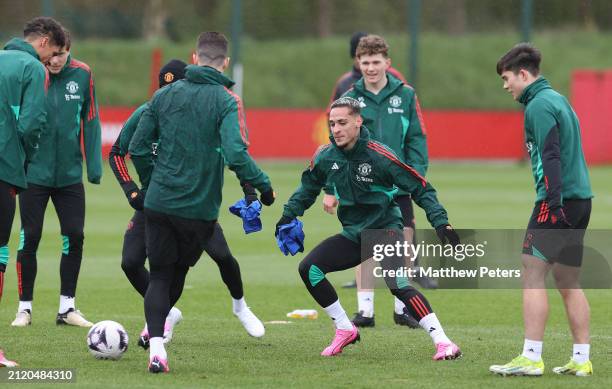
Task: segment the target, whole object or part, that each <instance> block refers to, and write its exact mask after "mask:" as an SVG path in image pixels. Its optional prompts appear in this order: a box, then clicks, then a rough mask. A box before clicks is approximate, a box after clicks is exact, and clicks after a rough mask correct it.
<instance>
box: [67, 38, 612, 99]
mask: <svg viewBox="0 0 612 389" xmlns="http://www.w3.org/2000/svg"><path fill="white" fill-rule="evenodd" d="M386 38H387V39H388V42H389V44H390V46H391V51H390V56H391V58H392V60H393V64H394V66H395V67H397V68H398V69H399V70H400V71H402V72H403V73H404V74H405V75H406V76H407V77H410V75H408V74H407V72H408V54H407V53H408V52H409V41H408V37H407V36H406V35H388V36H386ZM518 39H519V38H518V34H516V33H513V32H496V33H487V34H466V35H461V36H453V37H450V36H448V35H444V34H439V33H423V34H422V35H421V41H420V43H419V48H420V50H421V51H420V58H419V80H418V81H419V83H418V87H417V92H418V94H419V99H420V101H421V104H422V105H423V107H424V108H425V109H519V106H518V105H517V104H516V103H514V102H513V101H512V99H510V98H509V97H508V95H507V93H505V92H504V91H503V89H502V87H501V86H502V85H501V81H500V79H499V77H498V76H497V74H496V73H495V64H496V62H497V60H498V59H499V57H500V56H501V55H502V54H504V53H505V52H506V51H507V50H508V49H509V48H510V47H512V46H513V45H514V44H516V43H517V41H518ZM533 42H534V43H535V44H536V45H537V46H538V47H539V48H540V49H541V50H542V53H543V58H544V59H543V61H542V71H543V73H544V75H545V76H546V77H548V78H549V80H550V81H551V83H552V85H553V87H555V88H557V89H558V90H559V91H560V92H561V93H563V94H565V95H568V96H569V92H570V88H569V86H570V75H571V72H572V70H573V69H576V68H591V69H592V68H595V69H605V68H610V67H612V58H611V57H610V56H609V52H608V47H609V42H610V33H594V32H581V31H543V32H539V31H538V32H535V33H534V36H533ZM154 46H155V44H154V43H146V42H143V41H108V40H105V41H96V40H88V41H77V42H74V47H73V54H74V55H75V56H76V57H77V58H79V59H81V60H83V61H85V62H87V63H88V64H90V65H91V67H92V69H93V71H94V75H95V77H96V81H97V83H96V88H97V97H98V101H99V103H100V104H103V105H132V106H134V105H140V104H141V103H142V102H143V101H145V100H146V99H147V96H148V95H147V94H148V90H149V85H150V79H149V73H150V58H151V52H152V49H153V47H154ZM158 46H159V47H161V48H162V49H163V51H164V61H167V60H169V59H170V58H179V59H182V60H184V61H187V62H190V61H191V52H192V51H193V48H194V43H192V42H184V43H169V42H160V43H159V44H158ZM241 48H242V53H241V61H242V62H243V65H244V72H245V74H244V101H245V104H246V106H247V108H248V107H250V108H257V107H260V108H261V107H264V108H270V107H278V108H322V107H325V106H326V105H327V103H328V100H329V97H330V95H331V91H332V88H333V86H334V84H335V82H336V80H337V78H338V77H339V76H340V75H341V74H343V73H344V72H346V71H347V70H349V69H350V67H351V60H350V58H349V57H348V55H347V51H348V37H332V38H327V39H312V38H311V39H296V40H270V41H256V40H252V39H245V40H244V41H243V42H242V45H241ZM408 81H409V82H413V80H410V78H409V79H408Z"/></svg>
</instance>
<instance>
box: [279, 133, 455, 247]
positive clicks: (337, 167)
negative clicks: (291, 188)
mask: <svg viewBox="0 0 612 389" xmlns="http://www.w3.org/2000/svg"><path fill="white" fill-rule="evenodd" d="M331 142H332V143H331V144H327V145H324V146H321V147H320V148H319V149H318V150H317V152H316V153H315V155H314V156H313V158H312V161H311V162H310V166H309V167H308V168H307V169H306V170H305V171H304V173H302V185H301V186H300V187H299V188H298V189H297V190H296V191H295V193H294V194H293V195H292V196H291V198H290V199H289V201H288V202H287V204H286V205H285V208H284V212H283V215H284V216H287V217H290V218H294V217H297V216H302V215H303V214H304V212H305V211H306V209H308V208H309V207H310V206H311V205H312V204H313V203H314V201H315V200H316V198H317V196H318V195H319V192H320V191H321V188H323V186H325V185H331V186H332V187H333V188H334V191H335V192H336V197H337V198H338V201H339V206H338V219H339V220H340V223H342V227H343V230H342V235H344V236H346V237H347V238H349V239H351V240H353V241H355V242H359V241H360V235H361V231H363V230H365V229H384V228H395V229H398V230H402V228H403V224H402V215H401V211H400V209H399V206H398V205H397V203H396V202H395V200H394V196H395V194H396V192H397V189H398V188H399V189H401V190H404V191H406V192H407V193H411V194H412V198H413V199H414V201H415V202H416V204H417V205H418V206H419V207H421V208H423V210H424V211H425V214H426V215H427V220H429V223H430V224H431V225H432V226H433V227H434V228H437V227H439V226H442V225H444V224H448V218H447V214H446V210H445V209H444V208H443V207H442V205H441V204H440V203H439V202H438V199H437V197H436V191H435V189H434V188H433V187H432V186H431V184H429V183H427V182H426V181H425V178H423V177H422V176H421V175H420V174H419V173H418V172H417V171H416V170H415V169H413V168H412V167H410V166H408V165H406V164H405V163H403V162H402V161H401V160H400V159H399V158H398V157H397V156H396V155H395V153H394V152H393V151H392V150H391V149H390V148H388V147H387V146H385V145H383V144H381V143H379V142H376V141H372V140H370V134H369V132H368V130H367V129H366V128H365V127H362V128H361V134H360V137H359V140H358V141H357V143H356V144H355V146H354V147H353V148H352V149H351V150H343V149H340V148H338V147H337V146H336V144H335V142H334V139H333V137H332V138H331Z"/></svg>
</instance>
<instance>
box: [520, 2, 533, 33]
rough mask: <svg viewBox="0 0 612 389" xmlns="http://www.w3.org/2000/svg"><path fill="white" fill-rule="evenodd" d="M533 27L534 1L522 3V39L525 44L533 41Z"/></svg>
mask: <svg viewBox="0 0 612 389" xmlns="http://www.w3.org/2000/svg"><path fill="white" fill-rule="evenodd" d="M532 27H533V0H523V1H522V2H521V39H522V40H523V42H529V41H530V40H531V28H532Z"/></svg>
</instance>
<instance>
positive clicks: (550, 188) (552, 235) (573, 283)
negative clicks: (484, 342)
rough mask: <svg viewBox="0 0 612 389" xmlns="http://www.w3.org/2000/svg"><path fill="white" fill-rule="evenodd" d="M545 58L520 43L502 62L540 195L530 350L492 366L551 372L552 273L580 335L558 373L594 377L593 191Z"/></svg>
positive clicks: (574, 127)
mask: <svg viewBox="0 0 612 389" xmlns="http://www.w3.org/2000/svg"><path fill="white" fill-rule="evenodd" d="M541 59H542V55H541V53H540V51H539V50H538V49H537V48H535V47H534V46H532V45H531V44H529V43H520V44H518V45H516V46H514V47H513V48H512V49H510V51H508V52H507V53H506V54H504V56H502V57H501V59H500V60H499V61H498V62H497V74H499V75H500V76H501V78H502V80H503V82H504V89H506V90H507V91H508V92H509V93H510V94H511V95H512V97H513V98H514V99H515V100H516V101H518V102H520V103H521V104H523V105H525V119H524V127H525V142H526V144H527V150H528V151H529V154H530V157H531V166H532V171H533V178H534V180H535V190H536V199H535V206H534V208H533V213H532V215H531V218H530V219H529V223H528V225H527V232H526V234H525V241H524V243H523V255H522V262H523V320H524V324H525V342H524V346H523V353H522V354H521V355H519V356H518V357H516V358H514V359H513V360H512V361H511V362H509V363H507V364H505V365H493V366H491V367H490V371H492V372H494V373H498V374H501V375H527V376H541V375H542V374H543V373H544V362H543V361H542V340H543V338H544V329H545V327H546V320H547V319H548V295H547V291H546V286H545V279H546V276H547V274H548V273H549V272H551V271H552V274H553V278H554V279H555V283H556V286H557V288H558V290H559V293H560V294H561V297H562V298H563V302H564V305H565V310H566V312H567V317H568V321H569V325H570V329H571V331H572V337H573V339H574V350H573V353H572V358H571V359H570V361H569V362H568V363H567V364H566V365H565V366H561V367H555V368H553V372H555V373H557V374H570V375H576V376H590V375H592V374H593V367H592V365H591V361H590V360H589V350H590V345H589V303H588V301H587V299H586V296H585V295H584V292H583V291H582V289H581V287H580V284H579V280H578V277H579V273H580V266H581V263H582V255H583V240H584V234H585V230H586V228H587V226H588V224H589V217H590V214H591V198H592V197H593V194H592V192H591V184H590V181H589V172H588V169H587V165H586V162H585V159H584V154H583V152H582V143H581V140H580V124H579V122H578V117H577V116H576V113H575V112H574V110H573V109H572V107H571V105H570V104H569V102H568V101H567V99H566V98H565V97H564V96H562V95H561V94H559V93H558V92H556V91H555V90H554V89H552V87H551V86H550V84H549V83H548V81H547V80H546V79H545V78H544V77H543V76H542V75H540V61H541Z"/></svg>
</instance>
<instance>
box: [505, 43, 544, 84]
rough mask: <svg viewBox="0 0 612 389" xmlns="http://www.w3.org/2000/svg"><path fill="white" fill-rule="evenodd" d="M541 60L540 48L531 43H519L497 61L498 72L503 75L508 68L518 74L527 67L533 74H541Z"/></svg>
mask: <svg viewBox="0 0 612 389" xmlns="http://www.w3.org/2000/svg"><path fill="white" fill-rule="evenodd" d="M540 61H542V54H541V53H540V50H538V49H536V48H535V46H533V45H532V44H531V43H525V42H523V43H519V44H517V45H515V46H514V47H513V48H511V49H510V50H509V51H508V52H507V53H506V54H504V55H503V56H502V57H501V58H500V59H499V61H497V74H499V75H500V76H501V74H502V73H503V72H506V71H508V70H510V71H512V72H513V73H514V74H516V73H518V72H519V71H520V70H521V69H525V70H527V71H528V72H529V73H531V75H533V76H537V75H538V74H540Z"/></svg>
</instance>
